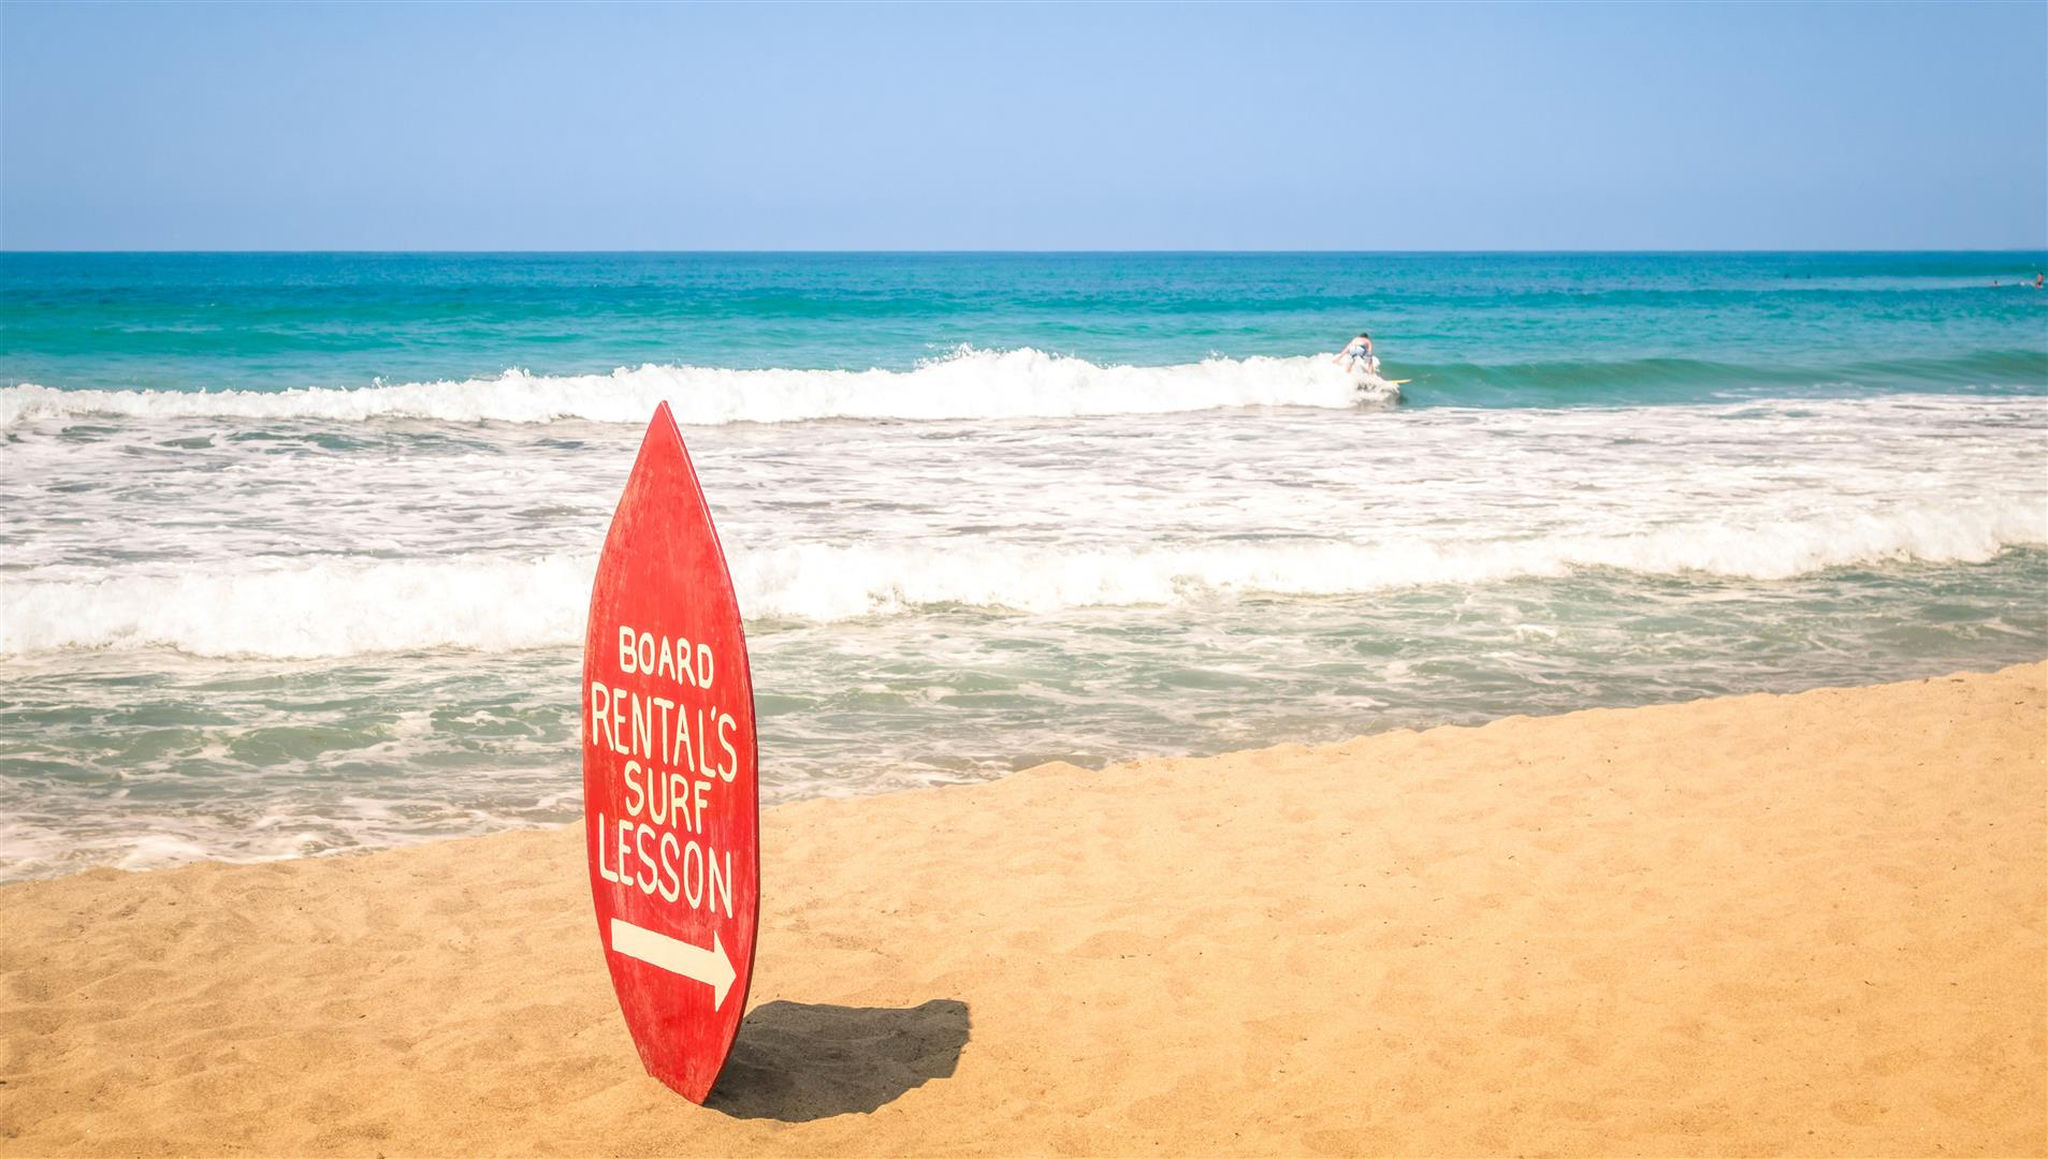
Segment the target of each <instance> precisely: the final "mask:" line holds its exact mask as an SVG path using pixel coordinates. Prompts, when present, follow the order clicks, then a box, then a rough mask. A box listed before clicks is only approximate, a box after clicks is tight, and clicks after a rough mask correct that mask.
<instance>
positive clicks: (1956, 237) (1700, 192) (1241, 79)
mask: <svg viewBox="0 0 2048 1159" xmlns="http://www.w3.org/2000/svg"><path fill="white" fill-rule="evenodd" d="M0 244H4V245H5V246H6V247H7V248H12V249H47V248H61V249H72V248H81V249H158V248H169V249H240V248H268V249H327V248H338V249H706V248H740V249H756V248H758V249H1038V248H1053V249H1065V248H1073V249H1150V248H1175V249H1177V248H1199V249H1439V248H1443V249H1494V248H1505V249H1532V248H1533V249H1553V248H1620V249H1641V248H1648V249H1664V248H1674V249H1675V248H1837V247H1847V248H1972V247H1988V248H2002V247H2023V248H2040V247H2043V246H2048V5H2044V4H2042V3H2038V2H2036V3H2019V4H1998V5H1992V4H1983V5H1972V4H1948V5H1940V6H1933V5H1928V6H1920V5H1882V6H1860V5H1827V6H1791V7H1776V6H1748V5H1744V6H1715V7H1708V6H1697V7H1664V6H1654V5H1627V6H1615V5H1574V6H1558V7H1537V6H1512V7H1488V6H1442V7H1350V6H1340V5H1313V6H1299V7H1287V6H1277V7H1276V6H1267V5H1259V6H1221V5H1208V6H1185V7H1182V6H1168V5H1115V6H1101V7H1082V6H1045V7H1030V6H982V5H904V6H887V7H865V6H838V5H820V6H808V7H803V6H744V7H743V6H737V5H716V6H703V7H675V6H658V5H636V6H607V7H583V6H576V7H569V6H559V7H558V6H549V5H520V6H482V5H424V6H405V5H396V4H391V5H368V4H365V5H324V6H269V5H255V4H248V5H215V6H183V5H174V4H147V5H60V6H47V5H42V4H21V3H8V4H6V5H5V6H4V7H0Z"/></svg>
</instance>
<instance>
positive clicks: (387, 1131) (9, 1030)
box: [0, 665, 2048, 1155]
mask: <svg viewBox="0 0 2048 1159" xmlns="http://www.w3.org/2000/svg"><path fill="white" fill-rule="evenodd" d="M2044 691H2048V665H2031V666H2026V667H2021V668H2013V669H2008V670H2006V671H2004V672H2001V673H1997V674H1995V675H1989V676H1964V677H1953V678H1947V679H1940V680H1932V681H1921V682H1917V683H1910V684H1898V685H1888V686H1884V687H1879V688H1869V689H1854V690H1826V691H1819V692H1810V693H1806V694H1803V695H1798V696H1789V697H1773V696H1747V697H1739V698H1734V699H1728V700H1714V701H1703V702H1699V703H1695V704H1686V705H1677V706H1671V707H1659V708H1645V709H1632V710H1622V711H1609V710H1601V711H1593V712H1582V713H1575V714H1572V715H1569V716H1563V717H1554V718H1547V719H1527V718H1516V719H1511V720H1504V721H1499V722H1497V723H1494V724H1490V725H1487V726H1486V727H1483V728H1476V729H1465V728H1445V729H1436V730H1432V731H1429V732H1423V733H1412V732H1402V733H1393V734H1388V735H1383V736H1377V737H1371V738H1367V739H1362V740H1354V741H1350V742H1347V743H1344V744H1341V745H1336V746H1331V747H1324V748H1307V747H1301V746H1293V745H1283V746H1281V747H1278V748H1273V749H1267V750H1264V751H1259V752H1248V753H1238V754H1232V755H1228V756H1223V757H1217V758H1214V759H1208V760H1175V761H1139V762H1134V763H1130V764H1123V765H1117V766H1114V767H1112V768H1110V769H1108V770H1106V771H1103V772H1100V773H1091V772H1086V771H1083V770H1080V769H1076V768H1072V767H1070V766H1048V767H1046V768H1042V769H1037V770H1033V771H1031V772H1027V773H1020V774H1018V775H1015V776H1012V777H1009V778H1007V779H1004V780H1001V781H997V782H994V783H991V784H986V785H977V786H972V787H963V788H948V789H937V790H926V791H919V792H912V793H903V794H899V795H896V796H889V797H879V798H869V799H864V800H855V801H812V802H805V803H802V804H797V805H792V806H787V807H783V808H778V809H773V810H770V811H769V812H768V813H767V814H765V816H764V820H763V834H762V844H763V857H764V868H763V903H762V932H761V941H760V947H759V962H758V967H757V973H756V976H755V984H754V992H753V995H752V1007H753V1009H752V1013H751V1014H750V1015H749V1020H748V1023H747V1025H746V1027H745V1028H744V1029H743V1030H742V1032H741V1036H740V1041H739V1044H738V1046H737V1048H736V1050H735V1053H734V1057H733V1062H732V1064H731V1065H730V1066H729V1067H728V1070H727V1072H726V1075H725V1077H724V1078H723V1079H722V1080H721V1086H720V1089H719V1091H718V1092H717V1093H715V1094H714V1096H713V1104H714V1105H713V1106H711V1107H702V1108H700V1107H695V1106H691V1105H689V1104H688V1103H685V1102H684V1101H682V1100H681V1099H679V1098H677V1097H676V1096H674V1095H673V1094H671V1093H670V1092H669V1091H668V1090H667V1089H666V1088H665V1087H662V1086H660V1085H659V1084H658V1083H656V1082H654V1081H653V1080H652V1079H649V1078H647V1077H646V1076H645V1075H644V1074H643V1073H642V1072H641V1070H640V1066H639V1063H638V1060H637V1059H636V1057H635V1055H634V1052H633V1047H632V1044H631V1042H630V1040H629V1039H628V1038H627V1035H626V1031H625V1028H624V1026H623V1024H622V1023H621V1022H620V1020H619V1016H618V1013H617V1011H616V1009H615V1007H614V1006H613V1002H612V996H611V992H610V988H609V983H608V981H607V978H606V974H605V970H604V966H603V963H602V961H601V960H600V949H599V942H598V937H597V931H596V927H595V923H594V921H593V920H592V918H591V915H590V903H589V897H588V891H587V888H586V885H585V871H584V868H583V864H582V855H583V847H582V835H581V831H580V829H578V828H574V827H572V828H566V829H556V830H549V831H542V832H526V833H512V834H502V835H498V836H492V837H485V838H480V839H474V840H464V841H449V842H443V843H439V844H434V845H428V846H422V847H419V848H414V849H406V850H398V851H387V852H380V853H373V854H367V855H356V856H343V857H331V858H321V859H314V860H304V861H292V862H278V863H272V864H265V865H245V866H224V865H195V866H190V867H187V868H183V869H177V870H170V871H164V872H157V873H147V874H125V873H119V872H114V871H109V870H102V871H96V872H92V873H87V874H82V875H79V876H76V877H71V878H66V879H63V880H58V881H51V882H38V883H30V884H24V885H16V886H10V887H7V888H4V889H0V1152H4V1153H7V1154H44V1153H81V1152H85V1153H140V1154H157V1153H207V1154H216V1153H265V1154H270V1153H279V1152H293V1153H297V1152H337V1153H345V1154H361V1155H370V1154H379V1153H381V1154H393V1155H398V1154H458V1153H476V1152H549V1153H567V1154H584V1153H629V1154H640V1153H652V1152H664V1153H673V1152H682V1153H703V1154H731V1153H752V1152H775V1153H789V1154H799V1155H840V1154H856V1153H906V1152H912V1153H933V1152H948V1153H950V1152H977V1153H1001V1154H1013V1153H1058V1154H1147V1155H1150V1154H1186V1153H1238V1152H1245V1153H1286V1154H1352V1153H1366V1152H1404V1153H1413V1152H1432V1153H1441V1152H1449V1153H1509V1152H1512V1153H1540V1152H1572V1153H1588V1152H1591V1153H1631V1154H1757V1153H1777V1152H1797V1153H1830V1154H1841V1153H1853V1154H1932V1153H1936V1152H1942V1153H1949V1152H1964V1153H1976V1154H2040V1153H2043V1152H2044V1150H2048V1043H2044V1017H2048V930H2044V911H2048V863H2044V859H2048V753H2044V750H2048V706H2044Z"/></svg>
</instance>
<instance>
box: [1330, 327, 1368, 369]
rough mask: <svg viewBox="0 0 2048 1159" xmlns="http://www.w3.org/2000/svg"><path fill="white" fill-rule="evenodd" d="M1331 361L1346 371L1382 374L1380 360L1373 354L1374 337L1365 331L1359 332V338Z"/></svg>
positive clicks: (1352, 341)
mask: <svg viewBox="0 0 2048 1159" xmlns="http://www.w3.org/2000/svg"><path fill="white" fill-rule="evenodd" d="M1330 361H1332V362H1335V363H1337V364H1338V365H1340V366H1342V367H1343V368H1344V369H1346V370H1360V371H1364V372H1365V373H1367V374H1378V373H1379V372H1380V360H1379V359H1378V358H1377V357H1375V356H1374V355H1373V352H1372V335H1370V334H1367V333H1366V332H1365V331H1363V330H1361V331H1359V332H1358V337H1356V338H1353V339H1352V340H1351V342H1350V344H1349V345H1347V346H1345V347H1344V349H1342V350H1340V351H1338V352H1337V356H1336V357H1335V358H1332V359H1330Z"/></svg>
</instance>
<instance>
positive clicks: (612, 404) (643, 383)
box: [0, 347, 1354, 430]
mask: <svg viewBox="0 0 2048 1159" xmlns="http://www.w3.org/2000/svg"><path fill="white" fill-rule="evenodd" d="M1353 401H1354V398H1353V394H1352V386H1351V383H1350V382H1349V380H1348V379H1347V378H1346V377H1345V375H1344V373H1343V371H1342V370H1341V369H1339V368H1338V367H1337V366H1335V365H1333V364H1332V363H1331V362H1330V361H1329V359H1328V358H1324V357H1297V358H1258V357H1254V358H1245V359H1241V360H1240V359H1231V358H1211V359H1208V360H1206V361H1203V362H1196V363H1189V364H1186V365H1181V366H1103V365H1098V364H1096V363H1093V362H1090V361H1088V360H1087V359H1085V358H1072V357H1066V356H1062V355H1055V354H1046V353H1043V352H1041V351H1037V350H1032V349H1028V348H1026V349H1021V350H1007V351H992V350H976V349H972V348H968V347H962V348H961V349H959V350H957V351H955V352H954V353H953V354H951V355H949V356H947V357H945V358H939V359H933V360H931V361H928V362H924V363H921V364H919V365H918V366H917V367H916V368H914V369H911V370H906V371H895V370H788V369H768V370H731V369H723V368H718V367H702V366H655V365H648V366H642V367H639V368H638V369H625V368H621V369H619V370H614V371H612V372H611V373H610V374H586V375H567V376H544V375H533V374H528V373H526V372H525V371H523V370H508V371H506V372H505V373H504V374H502V375H500V376H498V377H497V378H490V379H471V380H469V381H465V382H416V383H407V384H405V385H400V386H387V385H383V384H379V385H376V386H369V387H362V388H359V389H328V388H307V389H300V390H282V391H248V390H222V391H196V392H195V391H158V390H55V389H51V388H49V387H44V386H38V385H35V384H33V383H25V384H22V385H19V386H10V387H4V388H0V430H5V429H10V428H13V427H17V426H21V425H24V424H27V423H32V422H37V421H42V420H50V419H57V420H62V419H68V418H83V417H88V416H93V415H110V416H123V417H170V418H191V417H205V418H211V417H218V418H238V419H264V420H291V419H325V420H337V421H362V420H368V419H378V418H394V419H431V420H437V421H443V422H506V423H544V422H552V421H555V420H558V419H583V420H587V421H592V422H604V423H644V422H646V421H647V416H648V414H649V413H650V412H652V411H653V409H654V406H655V404H656V403H659V402H667V403H668V404H669V406H670V407H671V408H672V409H673V410H674V411H675V416H676V420H677V421H678V422H680V423H682V424H684V425H685V426H719V425H723V424H726V423H741V422H755V423H786V422H804V421H809V420H815V419H1001V418H1066V417H1073V416H1078V415H1106V414H1161V413H1167V412H1172V411H1194V410H1210V409H1215V408H1218V407H1242V406H1314V407H1344V406H1349V405H1351V404H1352V403H1353Z"/></svg>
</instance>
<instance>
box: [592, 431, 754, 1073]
mask: <svg viewBox="0 0 2048 1159" xmlns="http://www.w3.org/2000/svg"><path fill="white" fill-rule="evenodd" d="M582 699H583V814H584V816H583V823H584V831H585V837H586V840H587V842H588V845H589V854H590V895H591V899H592V900H593V901H594V902H595V903H596V906H597V928H598V935H599V937H600V938H602V939H603V942H604V951H605V954H604V956H605V964H606V965H607V966H609V967H610V968H611V976H612V988H613V990H615V991H616V992H617V993H618V997H619V1009H620V1010H621V1011H622V1012H623V1013H624V1014H625V1016H626V1028H627V1029H628V1030H630V1031H631V1032H632V1035H633V1045H634V1046H636V1047H638V1048H639V1051H640V1061H641V1062H642V1063H644V1064H646V1067H647V1072H648V1073H649V1074H651V1075H653V1076H654V1077H655V1078H658V1079H660V1080H661V1081H662V1082H664V1083H667V1084H668V1085H669V1086H670V1087H672V1088H674V1089H675V1090H676V1091H677V1092H678V1093H680V1094H681V1095H682V1096H683V1097H684V1098H687V1099H689V1100H690V1101H691V1102H693V1103H701V1102H703V1101H704V1098H705V1096H706V1095H708V1094H710V1093H711V1084H712V1083H713V1082H715V1081H716V1080H717V1078H718V1071H719V1068H720V1067H722V1066H724V1065H725V1056H726V1054H727V1052H728V1051H730V1050H731V1049H732V1041H733V1036H734V1035H735V1034H737V1033H738V1032H739V1026H740V1018H741V1016H742V1015H743V1014H745V1012H746V1007H747V984H748V982H749V981H751V980H752V976H753V972H754V933H755V927H756V926H757V925H758V923H759V905H760V882H761V859H760V841H761V838H760V789H759V785H758V783H757V781H756V779H755V774H756V771H757V770H756V764H755V750H754V683H753V676H752V673H751V672H750V670H749V668H748V666H747V644H746V639H745V636H744V635H743V634H742V632H741V628H740V609H739V603H738V601H737V600H735V599H734V597H733V589H732V576H731V574H730V573H729V572H728V571H727V570H726V566H725V552H724V551H723V550H721V549H720V547H719V545H718V533H717V532H716V531H715V530H714V529H713V528H712V526H711V511H710V509H709V508H708V507H706V506H705V503H704V492H703V490H702V489H701V488H700V487H699V486H698V484H697V472H696V471H695V470H694V469H693V468H692V467H691V465H690V456H689V453H688V452H687V451H685V450H684V449H683V436H682V432H681V431H679V430H677V429H676V421H675V416H674V415H672V414H670V413H669V409H668V404H667V403H663V404H662V405H661V406H660V407H658V408H656V410H655V412H654V421H653V422H651V423H649V424H648V426H647V436H646V438H645V439H643V440H642V441H641V444H640V456H639V458H638V459H637V460H636V461H635V462H634V464H633V474H632V476H631V477H630V478H628V479H627V480H626V493H625V495H624V496H623V497H621V498H620V500H619V509H618V512H617V513H616V514H614V515H613V516H612V526H611V531H610V532H609V533H608V534H607V535H606V536H605V541H604V554H603V555H602V556H601V557H600V558H599V559H598V564H597V581H596V583H595V585H594V586H593V587H592V589H591V593H590V623H589V626H588V628H587V630H586V635H585V637H584V641H583V688H582Z"/></svg>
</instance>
